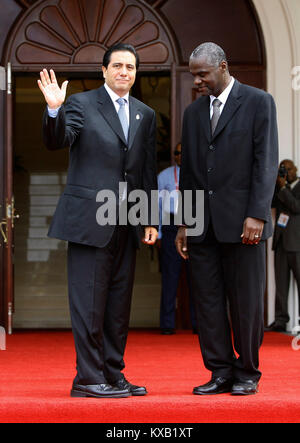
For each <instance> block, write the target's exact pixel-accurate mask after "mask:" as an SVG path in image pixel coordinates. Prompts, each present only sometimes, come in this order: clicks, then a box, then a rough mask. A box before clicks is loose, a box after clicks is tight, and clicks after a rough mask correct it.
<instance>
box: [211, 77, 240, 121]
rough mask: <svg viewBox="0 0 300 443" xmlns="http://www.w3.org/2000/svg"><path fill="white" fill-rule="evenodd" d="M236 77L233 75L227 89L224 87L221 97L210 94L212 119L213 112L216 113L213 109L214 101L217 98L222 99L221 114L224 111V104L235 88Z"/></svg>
mask: <svg viewBox="0 0 300 443" xmlns="http://www.w3.org/2000/svg"><path fill="white" fill-rule="evenodd" d="M234 82H235V79H234V78H233V77H231V82H230V83H229V85H228V86H227V88H226V89H224V91H223V92H222V94H220V95H219V97H215V96H214V95H210V118H211V119H212V116H213V113H214V109H213V105H212V104H213V101H214V100H215V99H216V98H217V99H218V100H220V102H221V103H222V104H221V106H220V115H221V114H222V112H223V109H224V106H225V104H226V102H227V99H228V97H229V94H230V92H231V90H232V88H233V85H234Z"/></svg>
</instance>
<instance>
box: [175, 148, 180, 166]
mask: <svg viewBox="0 0 300 443" xmlns="http://www.w3.org/2000/svg"><path fill="white" fill-rule="evenodd" d="M174 159H175V163H176V165H178V166H181V145H178V146H176V149H175V151H174Z"/></svg>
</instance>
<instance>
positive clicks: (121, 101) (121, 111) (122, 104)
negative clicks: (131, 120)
mask: <svg viewBox="0 0 300 443" xmlns="http://www.w3.org/2000/svg"><path fill="white" fill-rule="evenodd" d="M117 103H118V104H119V105H120V109H119V112H118V116H119V119H120V122H121V125H122V128H123V132H124V135H125V139H126V141H127V140H128V130H129V125H128V120H127V115H126V111H125V105H126V100H125V99H124V98H119V99H118V100H117Z"/></svg>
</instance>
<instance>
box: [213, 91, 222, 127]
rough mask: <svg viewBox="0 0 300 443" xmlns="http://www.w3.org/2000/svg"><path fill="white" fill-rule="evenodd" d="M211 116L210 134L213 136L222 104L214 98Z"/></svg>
mask: <svg viewBox="0 0 300 443" xmlns="http://www.w3.org/2000/svg"><path fill="white" fill-rule="evenodd" d="M212 105H213V110H214V112H213V116H212V119H211V133H212V134H214V132H215V130H216V127H217V124H218V121H219V118H220V115H221V112H220V106H221V105H222V102H220V100H218V99H217V98H215V100H214V101H213V104H212Z"/></svg>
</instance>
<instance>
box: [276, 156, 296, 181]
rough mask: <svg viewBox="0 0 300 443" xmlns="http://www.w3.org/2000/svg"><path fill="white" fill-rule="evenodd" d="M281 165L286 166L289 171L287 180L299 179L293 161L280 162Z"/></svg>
mask: <svg viewBox="0 0 300 443" xmlns="http://www.w3.org/2000/svg"><path fill="white" fill-rule="evenodd" d="M280 166H284V167H285V169H286V171H287V178H286V179H287V182H288V183H293V182H294V181H295V180H297V168H296V166H295V165H294V163H293V162H292V161H289V160H286V161H283V162H282V163H280Z"/></svg>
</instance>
